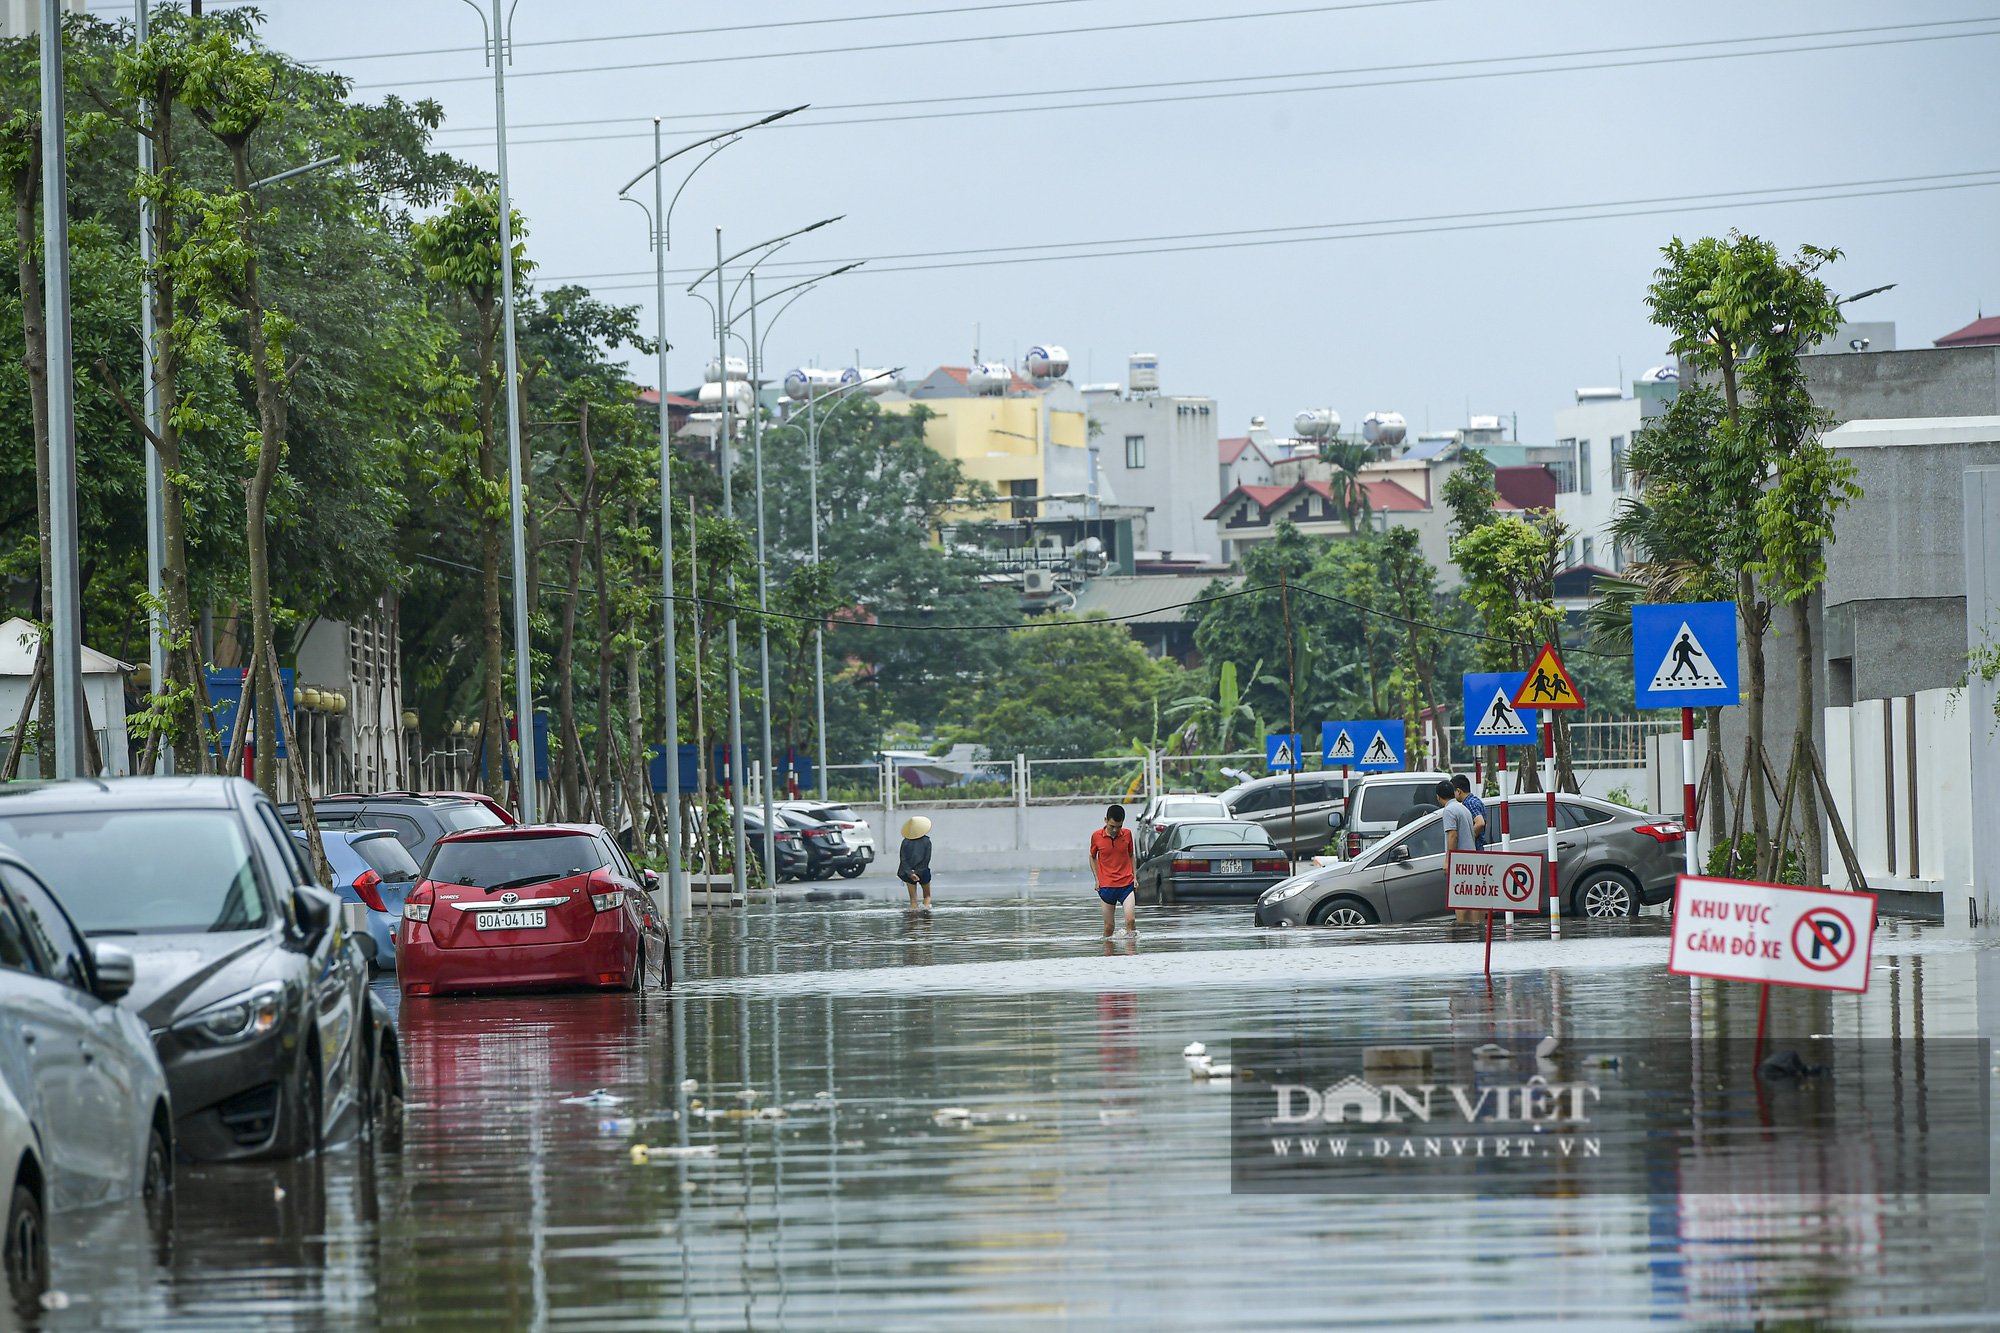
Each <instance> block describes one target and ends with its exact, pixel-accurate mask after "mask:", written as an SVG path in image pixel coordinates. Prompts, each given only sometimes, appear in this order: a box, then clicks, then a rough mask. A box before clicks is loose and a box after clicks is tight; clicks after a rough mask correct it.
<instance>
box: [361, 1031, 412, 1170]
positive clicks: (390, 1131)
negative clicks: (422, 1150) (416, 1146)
mask: <svg viewBox="0 0 2000 1333" xmlns="http://www.w3.org/2000/svg"><path fill="white" fill-rule="evenodd" d="M368 1137H369V1138H370V1139H371V1140H373V1141H374V1144H375V1146H376V1147H377V1148H380V1149H382V1150H383V1151H384V1152H397V1151H399V1150H401V1148H402V1146H403V1079H402V1069H401V1067H400V1066H399V1065H398V1064H397V1062H396V1057H395V1055H394V1053H393V1052H392V1051H391V1050H390V1048H389V1043H388V1042H386V1041H382V1040H380V1039H379V1038H378V1039H377V1040H376V1042H375V1058H374V1059H373V1060H371V1061H369V1064H368Z"/></svg>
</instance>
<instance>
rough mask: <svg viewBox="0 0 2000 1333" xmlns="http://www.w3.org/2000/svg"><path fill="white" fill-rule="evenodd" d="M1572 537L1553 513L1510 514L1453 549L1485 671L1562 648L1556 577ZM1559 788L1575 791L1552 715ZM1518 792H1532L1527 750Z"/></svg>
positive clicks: (1514, 667) (1563, 738) (1563, 726)
mask: <svg viewBox="0 0 2000 1333" xmlns="http://www.w3.org/2000/svg"><path fill="white" fill-rule="evenodd" d="M1569 537H1570V530H1569V525H1568V524H1566V523H1565V522H1564V521H1563V520H1562V519H1561V518H1560V517H1559V516H1558V515H1556V514H1555V513H1553V512H1551V511H1547V510H1542V511H1532V512H1531V513H1530V515H1529V516H1528V517H1526V518H1523V517H1521V516H1519V515H1517V514H1505V515H1502V516H1500V517H1498V518H1495V519H1493V520H1492V521H1490V522H1487V523H1483V524H1481V525H1480V526H1478V527H1476V528H1474V529H1473V530H1472V531H1470V532H1468V533H1466V534H1465V535H1464V536H1462V537H1460V538H1458V539H1457V540H1455V541H1453V542H1452V544H1451V557H1452V560H1453V562H1454V563H1456V564H1457V565H1458V567H1459V571H1460V573H1461V574H1462V575H1463V576H1464V579H1465V584H1464V588H1463V590H1462V592H1461V596H1463V597H1464V598H1465V599H1466V600H1467V601H1468V602H1470V603H1471V604H1472V606H1473V607H1474V608H1475V609H1476V610H1477V611H1478V613H1479V615H1480V618H1481V619H1482V621H1483V622H1484V624H1485V630H1486V633H1487V634H1488V635H1489V636H1490V639H1489V640H1487V641H1485V642H1482V644H1481V646H1480V655H1481V657H1482V658H1483V664H1484V665H1485V666H1486V668H1487V669H1488V670H1492V671H1522V670H1525V669H1526V668H1527V666H1528V655H1529V654H1530V653H1532V652H1533V651H1535V649H1536V648H1537V647H1538V646H1539V645H1541V644H1543V643H1557V642H1560V641H1561V637H1562V627H1563V612H1562V608H1560V607H1558V606H1557V605H1556V603H1555V580H1556V571H1557V570H1558V569H1559V568H1560V567H1561V564H1562V553H1563V549H1564V548H1565V547H1566V546H1567V545H1568V544H1569ZM1552 716H1553V718H1554V726H1553V727H1552V735H1553V739H1554V742H1555V746H1554V748H1555V752H1556V783H1557V786H1559V787H1560V788H1562V789H1563V790H1566V791H1575V790H1576V777H1575V775H1574V774H1573V773H1572V772H1571V771H1570V755H1569V727H1568V718H1567V714H1562V713H1558V714H1553V715H1552ZM1520 779H1521V784H1522V785H1521V786H1520V787H1519V788H1518V790H1522V791H1534V790H1536V789H1537V787H1538V785H1539V783H1538V780H1537V778H1536V774H1535V764H1534V752H1533V751H1532V750H1531V749H1527V748H1525V747H1524V748H1523V751H1522V756H1521V769H1520Z"/></svg>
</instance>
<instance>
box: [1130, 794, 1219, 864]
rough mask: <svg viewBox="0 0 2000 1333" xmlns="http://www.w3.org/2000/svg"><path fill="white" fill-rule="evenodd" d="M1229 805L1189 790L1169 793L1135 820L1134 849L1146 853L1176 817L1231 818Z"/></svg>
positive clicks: (1155, 800) (1138, 852) (1161, 796)
mask: <svg viewBox="0 0 2000 1333" xmlns="http://www.w3.org/2000/svg"><path fill="white" fill-rule="evenodd" d="M1231 817H1232V816H1231V815H1230V813H1229V807H1228V806H1227V805H1225V804H1223V801H1222V798H1221V797H1220V796H1197V795H1193V794H1191V793H1188V792H1168V793H1165V794H1164V795H1160V796H1155V797H1154V798H1153V799H1152V800H1150V801H1148V802H1146V806H1145V808H1144V809H1143V810H1141V811H1140V812H1139V817H1138V819H1136V820H1134V821H1133V824H1132V833H1133V844H1134V845H1133V852H1134V854H1135V855H1138V856H1141V857H1143V856H1145V855H1146V852H1147V849H1148V847H1149V846H1150V845H1151V843H1152V841H1153V839H1155V838H1157V837H1159V836H1160V835H1161V834H1162V833H1165V832H1166V831H1167V825H1168V824H1170V823H1172V822H1174V821H1175V820H1177V819H1229V818H1231Z"/></svg>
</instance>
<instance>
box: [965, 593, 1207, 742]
mask: <svg viewBox="0 0 2000 1333" xmlns="http://www.w3.org/2000/svg"><path fill="white" fill-rule="evenodd" d="M1173 675H1174V670H1173V668H1172V666H1171V665H1170V664H1168V663H1164V662H1161V661H1160V660H1159V659H1156V658H1153V657H1150V656H1148V655H1147V653H1146V650H1145V649H1144V648H1142V647H1141V646H1140V645H1139V642H1138V640H1136V639H1134V638H1133V637H1132V636H1131V634H1130V633H1128V632H1127V631H1126V630H1125V628H1124V627H1123V626H1121V625H1114V624H1112V623H1110V622H1108V621H1105V620H1103V619H1101V618H1094V619H1090V620H1074V619H1071V618H1069V617H1063V618H1061V620H1060V621H1059V622H1058V623H1056V624H1053V625H1051V626H1050V627H1049V628H1040V627H1037V628H1035V629H1032V630H1021V631H1017V632H1016V633H1014V634H1013V635H1011V636H1009V640H1008V643H1007V646H1006V661H1005V665H1004V667H1003V669H1002V670H1001V671H999V672H998V673H996V674H995V675H994V676H993V677H992V678H990V679H989V681H988V682H987V684H986V687H985V688H984V689H983V690H982V691H981V692H980V695H979V699H978V703H977V705H976V711H974V713H973V719H972V723H971V726H970V728H969V729H968V730H967V732H966V733H965V735H964V739H968V740H976V741H978V742H979V743H980V744H982V745H984V746H985V747H986V748H987V750H988V752H989V753H991V754H993V755H996V756H1002V757H1011V756H1013V755H1016V754H1026V755H1028V756H1029V757H1030V758H1035V759H1071V758H1079V757H1086V756H1091V755H1103V754H1116V753H1120V752H1123V751H1128V750H1129V749H1130V747H1131V746H1132V745H1134V744H1135V743H1137V744H1144V745H1150V744H1152V743H1153V741H1154V740H1155V739H1156V737H1155V735H1154V718H1155V716H1156V714H1155V710H1154V704H1155V701H1156V700H1158V699H1159V698H1160V697H1161V695H1163V694H1164V693H1166V691H1168V690H1169V689H1170V688H1171V686H1172V679H1173Z"/></svg>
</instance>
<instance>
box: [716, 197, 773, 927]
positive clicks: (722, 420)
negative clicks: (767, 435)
mask: <svg viewBox="0 0 2000 1333" xmlns="http://www.w3.org/2000/svg"><path fill="white" fill-rule="evenodd" d="M748 369H749V367H748V365H747V364H746V365H745V371H746V372H747V371H748ZM715 387H716V390H717V392H716V404H717V406H718V409H719V410H720V412H721V416H719V417H718V418H717V419H716V424H717V439H718V440H719V441H720V446H719V453H718V454H717V457H716V461H717V464H718V465H719V466H720V468H721V471H722V516H723V518H725V519H727V520H729V521H730V522H732V523H733V522H735V520H736V502H735V490H734V487H733V485H732V482H731V478H730V473H731V472H732V471H733V470H734V469H733V467H732V463H733V462H734V460H733V459H732V458H731V453H732V452H733V451H732V450H731V449H730V447H729V305H728V298H727V297H726V296H725V295H724V294H723V291H722V228H720V227H717V228H716V229H715ZM751 393H752V394H755V393H756V388H755V386H752V388H751ZM753 406H754V404H753ZM753 415H754V413H753ZM729 606H730V611H729V621H728V624H727V625H726V626H725V630H726V633H725V641H726V643H727V646H728V649H729V834H730V843H729V846H730V858H729V859H730V864H731V867H732V868H733V870H734V871H735V880H736V884H735V889H736V892H737V893H738V894H740V895H746V896H747V894H748V883H749V881H748V877H747V875H746V874H745V872H744V866H743V856H744V852H745V850H746V849H745V847H744V843H743V771H744V764H743V688H742V682H741V681H740V680H739V679H738V677H737V661H736V575H735V574H734V573H732V574H730V576H729ZM764 874H765V877H766V878H768V879H769V880H770V881H771V885H772V892H774V893H775V892H776V891H777V883H778V880H777V876H776V875H774V874H772V867H771V863H770V861H769V860H766V861H765V863H764Z"/></svg>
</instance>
